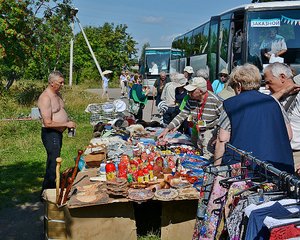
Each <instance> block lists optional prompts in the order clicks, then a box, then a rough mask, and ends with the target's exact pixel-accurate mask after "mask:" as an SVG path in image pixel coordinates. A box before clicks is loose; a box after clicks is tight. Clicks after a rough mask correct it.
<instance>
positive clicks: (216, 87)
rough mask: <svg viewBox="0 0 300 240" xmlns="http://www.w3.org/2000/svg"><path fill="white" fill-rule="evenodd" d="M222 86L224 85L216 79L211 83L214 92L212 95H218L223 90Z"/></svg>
mask: <svg viewBox="0 0 300 240" xmlns="http://www.w3.org/2000/svg"><path fill="white" fill-rule="evenodd" d="M224 85H225V83H223V82H222V81H221V80H219V79H216V80H215V81H213V83H212V88H213V90H214V93H215V94H218V93H219V92H221V91H222V90H223V89H224Z"/></svg>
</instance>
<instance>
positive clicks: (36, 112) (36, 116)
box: [30, 107, 41, 119]
mask: <svg viewBox="0 0 300 240" xmlns="http://www.w3.org/2000/svg"><path fill="white" fill-rule="evenodd" d="M30 116H31V118H32V119H40V118H41V114H40V111H39V109H38V108H37V107H35V108H31V114H30Z"/></svg>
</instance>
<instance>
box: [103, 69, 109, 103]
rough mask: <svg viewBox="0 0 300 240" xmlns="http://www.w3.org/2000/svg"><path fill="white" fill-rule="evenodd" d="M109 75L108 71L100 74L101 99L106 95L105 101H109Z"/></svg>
mask: <svg viewBox="0 0 300 240" xmlns="http://www.w3.org/2000/svg"><path fill="white" fill-rule="evenodd" d="M110 73H111V71H110V70H105V71H104V72H103V73H102V74H103V77H102V96H101V97H102V99H103V98H104V96H105V95H106V99H107V100H109V96H108V82H109V78H108V76H109V74H110Z"/></svg>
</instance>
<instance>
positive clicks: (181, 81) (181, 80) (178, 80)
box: [172, 73, 187, 87]
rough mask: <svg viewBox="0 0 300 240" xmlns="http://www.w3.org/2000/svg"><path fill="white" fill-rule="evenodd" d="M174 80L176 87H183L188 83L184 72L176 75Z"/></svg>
mask: <svg viewBox="0 0 300 240" xmlns="http://www.w3.org/2000/svg"><path fill="white" fill-rule="evenodd" d="M172 80H173V82H174V85H175V87H183V86H185V85H186V83H187V79H186V78H185V76H184V74H182V73H178V74H176V75H174V76H173V79H172Z"/></svg>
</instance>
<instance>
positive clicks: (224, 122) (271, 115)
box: [214, 63, 294, 173]
mask: <svg viewBox="0 0 300 240" xmlns="http://www.w3.org/2000/svg"><path fill="white" fill-rule="evenodd" d="M260 82H261V74H260V72H259V69H258V68H257V67H256V66H254V65H252V64H249V63H246V64H244V65H242V66H238V67H236V68H234V70H233V71H232V73H231V75H230V84H231V86H232V87H233V89H234V91H235V93H236V94H237V95H236V96H234V97H231V98H228V99H226V100H225V101H224V102H223V107H224V111H223V112H222V115H221V117H220V121H219V123H218V125H219V126H220V130H219V133H218V137H217V141H216V149H215V155H214V160H215V165H219V164H220V163H222V164H226V165H229V164H234V163H237V162H240V161H241V159H240V158H239V157H238V156H237V155H236V154H234V152H233V151H232V150H231V149H227V150H226V152H225V144H226V143H229V144H231V145H233V146H235V147H237V148H239V149H241V150H243V151H246V152H251V155H252V156H253V157H255V158H257V159H259V160H261V161H264V162H268V163H271V164H273V166H274V167H275V168H278V169H280V170H281V171H286V172H288V173H294V161H293V153H292V149H291V145H290V138H291V136H292V131H291V127H290V123H289V120H288V117H287V115H286V113H285V111H284V109H283V108H282V107H281V106H280V104H279V103H278V101H276V100H275V99H274V97H272V96H270V95H266V94H263V93H261V92H259V91H258V89H259V87H260ZM233 155H234V158H233Z"/></svg>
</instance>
